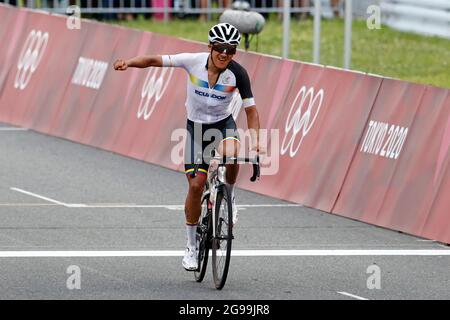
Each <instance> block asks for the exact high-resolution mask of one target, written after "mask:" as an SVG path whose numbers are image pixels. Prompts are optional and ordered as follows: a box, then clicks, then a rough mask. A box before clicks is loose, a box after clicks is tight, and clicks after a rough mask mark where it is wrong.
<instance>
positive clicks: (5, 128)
mask: <svg viewBox="0 0 450 320" xmlns="http://www.w3.org/2000/svg"><path fill="white" fill-rule="evenodd" d="M0 131H28V128H17V127H0Z"/></svg>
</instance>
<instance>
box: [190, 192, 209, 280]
mask: <svg viewBox="0 0 450 320" xmlns="http://www.w3.org/2000/svg"><path fill="white" fill-rule="evenodd" d="M208 202H209V195H208V196H206V197H204V198H203V201H202V213H201V215H200V222H199V224H198V226H197V235H196V237H197V248H198V269H197V270H196V271H195V272H194V276H195V281H197V282H202V281H203V278H204V277H205V272H206V267H207V266H208V255H209V248H210V246H211V245H210V238H211V237H210V233H211V231H210V230H211V220H212V219H211V214H209V212H208V211H209V210H211V209H208Z"/></svg>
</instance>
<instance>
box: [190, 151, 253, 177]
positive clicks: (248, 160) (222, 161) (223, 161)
mask: <svg viewBox="0 0 450 320" xmlns="http://www.w3.org/2000/svg"><path fill="white" fill-rule="evenodd" d="M212 159H215V160H219V161H220V164H221V165H224V164H227V163H229V161H230V160H231V161H232V163H238V162H245V163H252V164H253V175H252V176H251V178H250V181H251V182H255V181H256V180H257V179H259V177H260V174H261V169H260V164H259V155H257V156H256V157H254V158H252V159H251V158H240V157H218V156H213V157H211V160H212ZM197 160H200V159H197ZM196 162H197V163H196V164H195V166H194V172H193V175H194V177H195V176H196V175H197V172H198V168H199V166H200V163H198V162H200V161H196Z"/></svg>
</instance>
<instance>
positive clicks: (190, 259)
mask: <svg viewBox="0 0 450 320" xmlns="http://www.w3.org/2000/svg"><path fill="white" fill-rule="evenodd" d="M208 40H209V45H208V48H209V52H201V53H180V54H175V55H144V56H137V57H134V58H132V59H129V60H122V59H119V60H116V62H115V63H114V68H115V70H126V69H127V68H128V67H135V68H146V67H181V68H184V69H185V70H186V71H187V72H188V77H187V98H186V109H187V131H188V133H189V134H188V139H187V140H186V146H185V171H186V177H187V180H188V183H189V191H188V194H187V197H186V202H185V217H186V233H187V248H186V251H185V256H184V258H183V260H182V265H183V267H184V268H185V269H186V270H188V271H194V270H196V269H197V267H198V262H197V248H196V228H197V223H198V220H199V217H200V214H201V197H202V193H203V189H204V186H205V182H206V179H207V172H208V167H209V161H208V159H205V157H202V159H201V164H199V166H198V174H197V175H195V176H194V175H193V174H192V173H193V171H194V166H195V163H196V160H197V159H195V157H196V155H197V154H198V153H197V151H199V150H200V151H201V152H202V154H203V152H204V150H205V149H206V148H208V147H209V146H211V145H212V146H213V147H214V148H216V149H217V151H218V152H219V153H220V154H221V155H222V156H226V157H236V156H237V153H238V151H239V136H238V133H237V129H236V123H235V121H234V119H233V116H232V114H231V110H230V108H229V104H230V102H231V99H232V96H233V92H234V91H235V90H236V89H238V90H239V94H240V95H241V98H242V100H243V107H244V108H245V112H246V115H247V125H248V128H249V129H254V130H250V132H251V144H252V146H251V149H252V150H255V151H259V137H258V132H259V128H260V126H259V116H258V111H257V109H256V106H255V100H254V98H253V94H252V91H251V86H250V80H249V77H248V74H247V71H246V70H245V69H244V67H242V66H241V65H240V64H239V63H237V62H236V61H234V60H233V57H234V55H235V53H236V48H237V46H238V45H239V43H240V40H241V35H240V33H239V31H238V29H237V28H236V27H234V26H232V25H230V24H228V23H219V24H217V25H215V26H213V27H212V28H211V29H210V30H209V36H208ZM208 130H209V131H208ZM211 130H215V131H214V133H217V132H219V133H220V139H218V138H217V137H218V136H217V135H216V134H213V137H214V138H215V139H214V140H213V141H212V143H209V142H210V141H211V140H212V139H211V140H210V139H208V138H207V137H206V136H207V133H208V132H210V131H211ZM205 153H206V152H205ZM226 168H227V170H226V182H227V185H228V187H229V189H230V191H231V197H232V201H233V204H234V203H235V196H234V184H235V182H236V178H237V175H238V172H239V165H238V164H227V166H226ZM233 208H234V210H233V224H235V223H236V222H237V208H236V206H235V205H233Z"/></svg>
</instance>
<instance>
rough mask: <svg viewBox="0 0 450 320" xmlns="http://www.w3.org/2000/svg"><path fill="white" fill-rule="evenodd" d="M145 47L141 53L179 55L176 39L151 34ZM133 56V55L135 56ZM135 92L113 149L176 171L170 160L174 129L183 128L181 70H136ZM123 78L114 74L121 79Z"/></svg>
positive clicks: (188, 48)
mask: <svg viewBox="0 0 450 320" xmlns="http://www.w3.org/2000/svg"><path fill="white" fill-rule="evenodd" d="M151 37H152V38H151V40H150V41H149V42H148V46H147V47H143V48H142V50H144V52H146V53H148V54H175V53H178V52H180V51H179V50H177V49H179V44H178V43H177V40H174V39H171V38H168V37H163V36H160V35H156V34H153V35H151ZM200 47H202V46H201V45H200V44H197V43H189V45H187V46H185V47H184V48H183V49H184V51H185V52H196V51H198V50H199V49H200ZM134 55H136V54H132V55H131V56H134ZM132 72H135V73H136V76H137V84H136V90H135V92H134V93H133V94H132V95H131V96H130V98H129V100H128V101H127V112H126V114H125V115H124V122H123V126H122V127H121V128H120V130H119V134H118V136H117V138H116V141H115V143H114V146H113V150H114V151H116V152H119V153H123V154H126V155H128V156H131V157H133V158H137V159H141V160H144V159H146V158H147V157H149V158H152V157H154V158H158V157H160V156H161V155H160V154H162V156H161V157H162V158H163V159H162V160H161V161H156V160H154V161H156V162H154V163H158V164H160V165H163V166H166V167H169V168H172V169H175V168H176V167H177V165H175V164H172V162H171V161H170V156H168V155H170V152H169V151H167V150H168V149H170V148H171V143H170V138H171V133H172V131H173V130H174V129H176V128H180V127H182V128H184V127H185V123H184V120H183V118H184V119H185V106H184V103H185V99H186V92H185V87H186V79H187V75H186V73H185V71H184V70H182V69H179V68H148V69H137V70H133V71H132ZM120 76H122V75H116V77H120Z"/></svg>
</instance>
